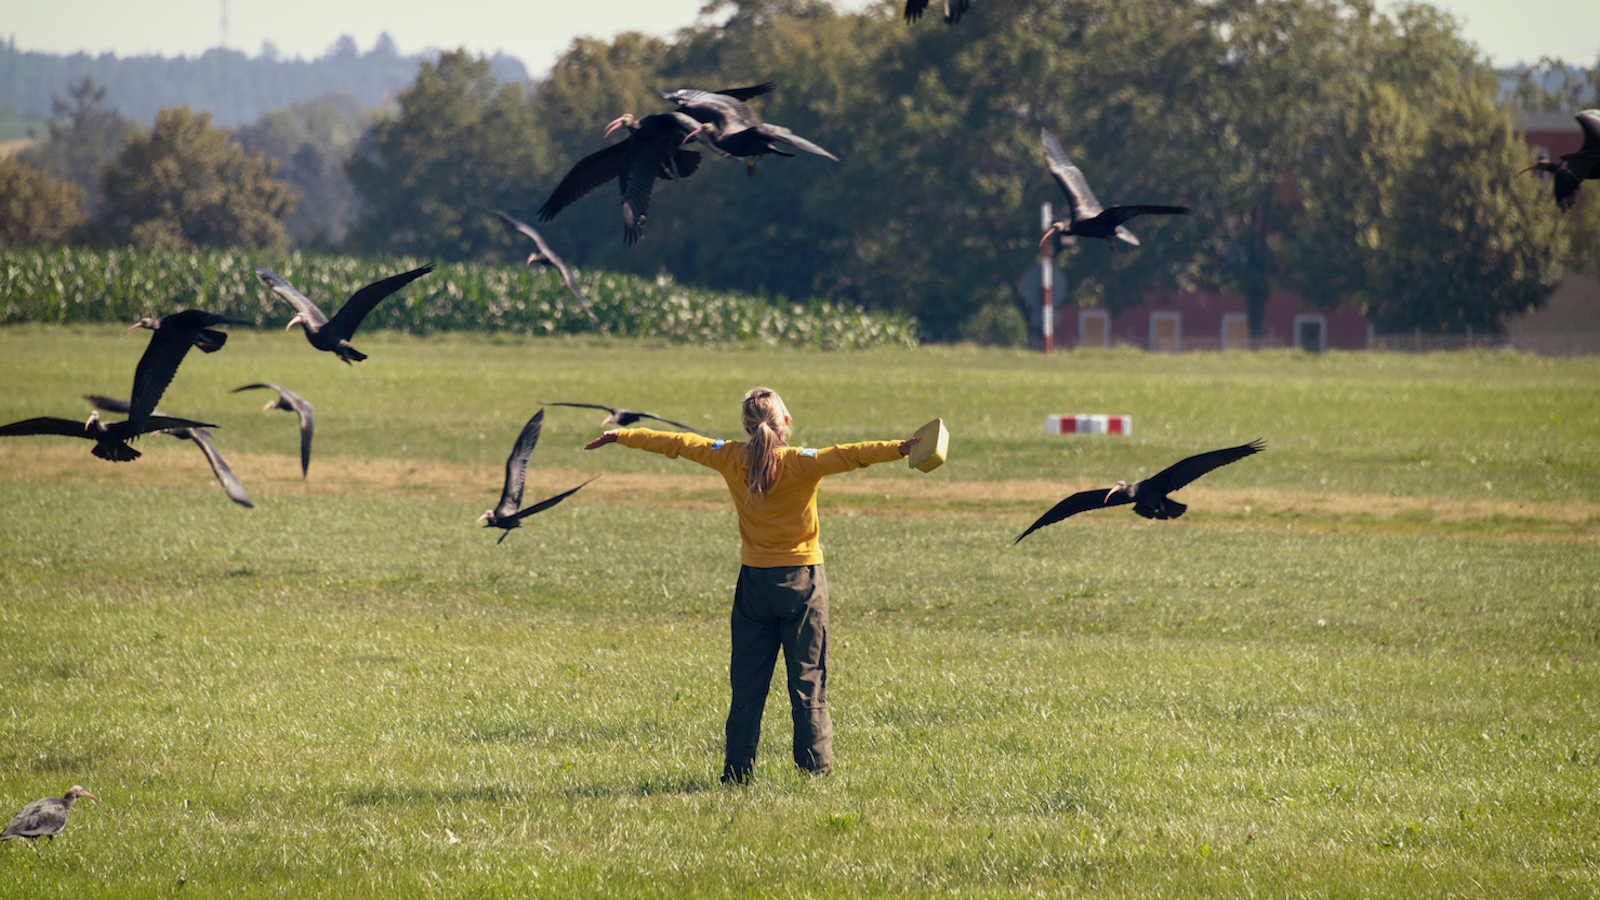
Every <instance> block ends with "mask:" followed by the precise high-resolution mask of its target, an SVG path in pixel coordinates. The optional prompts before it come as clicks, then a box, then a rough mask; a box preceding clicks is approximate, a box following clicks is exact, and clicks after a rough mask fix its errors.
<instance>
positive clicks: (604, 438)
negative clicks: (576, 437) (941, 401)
mask: <svg viewBox="0 0 1600 900" xmlns="http://www.w3.org/2000/svg"><path fill="white" fill-rule="evenodd" d="M616 442H617V433H616V431H608V432H606V433H605V434H602V435H600V436H599V437H597V438H595V439H594V440H592V441H590V442H589V443H587V444H584V445H583V449H585V450H599V449H600V448H601V447H604V446H605V445H607V444H615V443H616ZM900 455H901V456H905V452H904V451H901V453H900Z"/></svg>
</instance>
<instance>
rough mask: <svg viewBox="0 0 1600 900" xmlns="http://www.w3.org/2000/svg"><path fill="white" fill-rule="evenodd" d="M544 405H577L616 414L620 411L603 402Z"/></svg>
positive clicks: (551, 404)
mask: <svg viewBox="0 0 1600 900" xmlns="http://www.w3.org/2000/svg"><path fill="white" fill-rule="evenodd" d="M544 405H545V406H575V407H578V408H580V409H603V410H605V411H606V412H608V413H611V414H612V415H616V414H617V413H618V412H619V411H620V410H618V409H617V408H616V407H614V406H606V405H605V404H603V403H545V404H544Z"/></svg>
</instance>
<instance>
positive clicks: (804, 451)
mask: <svg viewBox="0 0 1600 900" xmlns="http://www.w3.org/2000/svg"><path fill="white" fill-rule="evenodd" d="M800 455H801V456H809V457H811V458H812V459H816V458H817V448H815V447H801V448H800Z"/></svg>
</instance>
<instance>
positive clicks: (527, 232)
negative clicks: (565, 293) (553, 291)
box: [489, 209, 600, 322]
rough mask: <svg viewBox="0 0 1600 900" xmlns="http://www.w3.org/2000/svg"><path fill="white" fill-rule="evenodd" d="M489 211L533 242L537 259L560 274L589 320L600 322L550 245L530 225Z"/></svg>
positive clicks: (502, 213) (586, 298)
mask: <svg viewBox="0 0 1600 900" xmlns="http://www.w3.org/2000/svg"><path fill="white" fill-rule="evenodd" d="M489 211H490V212H492V213H494V214H495V215H497V216H499V217H500V220H501V221H503V222H505V223H506V224H507V225H510V226H511V227H512V228H514V229H516V230H517V231H518V232H520V233H521V234H522V235H523V236H524V237H526V238H528V239H529V240H531V241H533V246H534V247H535V249H537V250H538V251H539V252H538V257H539V258H540V259H542V260H544V261H545V262H547V263H549V264H550V265H552V266H554V267H555V270H556V271H557V272H560V273H561V281H562V282H563V283H564V284H566V286H567V290H569V291H571V292H572V296H574V297H577V298H578V303H579V304H581V305H582V306H583V311H584V312H586V313H588V314H589V318H591V319H594V320H595V321H596V322H598V321H600V317H599V316H596V315H595V314H594V310H593V309H591V308H590V307H589V298H588V297H585V296H584V295H583V290H582V289H581V288H579V287H578V280H577V279H576V278H574V277H573V275H572V270H570V269H568V268H567V264H566V263H565V262H563V261H562V260H561V257H559V256H557V255H556V252H555V251H554V250H551V249H550V245H549V244H547V243H545V242H544V238H543V237H542V236H540V234H539V232H537V231H535V230H534V229H533V226H532V225H529V224H528V223H527V222H524V221H522V220H521V219H518V218H517V217H516V216H513V215H511V214H509V213H507V212H504V211H502V210H498V209H491V210H489Z"/></svg>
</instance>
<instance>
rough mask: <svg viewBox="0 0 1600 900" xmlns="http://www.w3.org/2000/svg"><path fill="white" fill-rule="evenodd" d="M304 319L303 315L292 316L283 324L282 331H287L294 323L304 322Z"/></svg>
mask: <svg viewBox="0 0 1600 900" xmlns="http://www.w3.org/2000/svg"><path fill="white" fill-rule="evenodd" d="M305 320H306V317H305V316H302V315H298V314H297V315H296V316H295V317H294V318H292V319H290V320H289V324H287V325H285V326H283V330H284V331H288V330H289V329H291V328H293V327H295V326H296V325H299V324H300V323H301V322H304V321H305Z"/></svg>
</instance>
